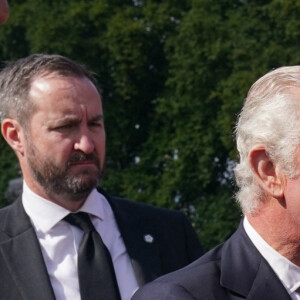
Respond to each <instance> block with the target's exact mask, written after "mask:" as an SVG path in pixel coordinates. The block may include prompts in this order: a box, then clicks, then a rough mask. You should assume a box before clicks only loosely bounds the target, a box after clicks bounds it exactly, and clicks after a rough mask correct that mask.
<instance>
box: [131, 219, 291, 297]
mask: <svg viewBox="0 0 300 300" xmlns="http://www.w3.org/2000/svg"><path fill="white" fill-rule="evenodd" d="M149 299H159V300H166V299H168V300H192V299H197V300H199V299H201V300H223V299H228V300H229V299H230V300H233V299H249V300H250V299H251V300H288V299H291V298H290V296H289V295H288V293H287V291H286V290H285V288H284V287H283V285H282V283H281V282H280V280H279V279H278V277H277V276H276V274H275V273H274V272H273V270H272V269H271V267H270V266H269V264H268V263H267V262H266V260H265V259H264V258H263V257H262V256H261V254H260V253H259V252H258V251H257V249H256V248H255V246H254V245H253V243H252V242H251V240H250V239H249V238H248V236H247V234H246V232H245V230H244V228H243V225H242V224H241V225H240V226H239V228H238V230H237V231H236V232H235V233H234V234H233V236H232V237H231V238H229V239H228V240H227V241H226V242H225V243H224V244H221V245H219V246H218V247H216V248H214V249H213V250H211V251H210V252H208V253H206V254H205V255H203V256H202V257H201V258H200V259H198V260H196V261H195V262H193V263H192V264H190V265H189V266H187V267H185V268H183V269H181V270H178V271H175V272H173V273H171V274H168V275H166V276H163V277H162V278H159V279H157V280H155V281H154V282H152V283H149V284H147V285H146V286H144V287H142V288H141V289H140V290H139V291H138V292H137V293H136V294H135V295H134V296H133V298H132V300H149Z"/></svg>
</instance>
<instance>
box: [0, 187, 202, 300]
mask: <svg viewBox="0 0 300 300" xmlns="http://www.w3.org/2000/svg"><path fill="white" fill-rule="evenodd" d="M101 192H102V191H101ZM105 196H106V197H107V199H108V201H109V203H110V205H111V206H112V209H113V211H114V214H115V217H116V220H117V224H118V226H119V230H120V232H121V234H122V237H123V239H124V243H125V246H126V248H127V251H128V254H129V256H130V258H131V261H132V266H133V269H134V272H135V274H136V278H137V280H138V283H139V285H143V284H145V283H146V282H149V281H151V280H153V279H155V278H157V277H158V276H160V275H163V274H166V273H168V272H171V271H174V270H176V269H178V268H181V267H183V266H185V265H187V264H188V263H190V262H191V261H193V260H195V259H196V258H198V257H199V256H200V255H201V254H202V250H201V247H200V244H199V242H198V239H197V237H196V235H195V232H194V230H193V229H192V227H191V225H190V224H189V222H188V221H187V219H186V217H185V216H184V215H183V214H182V213H179V212H174V211H169V210H165V209H159V208H155V207H152V206H147V205H144V204H138V203H136V202H132V201H128V200H123V199H120V198H112V197H109V196H108V195H105ZM149 234H150V235H151V236H152V237H153V238H154V240H153V243H149V242H146V241H145V235H149ZM0 299H5V300H19V299H27V300H54V299H55V298H54V293H53V290H52V287H51V283H50V280H49V277H48V273H47V270H46V266H45V263H44V260H43V256H42V253H41V249H40V245H39V242H38V240H37V237H36V234H35V230H34V228H33V227H32V225H31V222H30V220H29V217H28V216H27V214H26V213H25V211H24V208H23V205H22V202H21V200H20V199H18V200H16V201H15V202H14V203H13V204H12V205H11V206H8V207H6V208H4V209H1V210H0Z"/></svg>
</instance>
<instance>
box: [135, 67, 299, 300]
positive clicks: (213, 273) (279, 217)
mask: <svg viewBox="0 0 300 300" xmlns="http://www.w3.org/2000/svg"><path fill="white" fill-rule="evenodd" d="M236 140H237V149H238V151H239V156H240V161H239V163H238V164H237V166H236V168H235V176H236V181H237V185H238V187H239V191H238V193H237V201H238V202H239V203H240V206H241V208H242V211H243V214H244V219H243V221H242V222H241V224H240V226H239V228H238V229H237V231H236V232H235V233H234V234H233V235H232V236H231V237H230V238H229V239H228V240H227V241H226V242H225V243H223V244H221V245H219V246H217V247H216V248H214V249H213V250H211V251H210V252H208V253H207V254H206V255H204V256H203V257H202V258H200V259H198V260H197V261H195V262H194V263H192V264H190V265H189V266H187V267H185V268H183V269H181V270H179V271H175V272H173V273H171V274H169V275H166V276H163V277H161V278H160V279H157V280H155V281H154V282H152V283H150V284H148V285H146V286H145V287H143V288H141V289H140V290H139V291H138V292H137V293H136V294H135V296H134V297H133V299H134V300H149V299H160V300H165V299H168V300H177V299H178V300H179V299H180V300H191V299H201V300H203V299H215V300H221V299H253V300H259V299H270V300H277V299H278V300H285V299H286V300H287V299H300V291H299V290H300V147H299V146H300V66H292V67H282V68H278V69H276V70H274V71H272V72H270V73H267V74H266V75H265V76H263V77H262V78H260V79H259V80H258V81H257V82H255V83H254V84H253V86H252V87H251V89H250V91H249V93H248V95H247V98H246V100H245V103H244V106H243V108H242V111H241V113H240V115H239V119H238V122H237V125H236Z"/></svg>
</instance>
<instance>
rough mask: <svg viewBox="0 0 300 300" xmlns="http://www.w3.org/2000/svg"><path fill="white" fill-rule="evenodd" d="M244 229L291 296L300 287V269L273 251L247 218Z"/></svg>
mask: <svg viewBox="0 0 300 300" xmlns="http://www.w3.org/2000/svg"><path fill="white" fill-rule="evenodd" d="M243 225H244V228H245V231H246V233H247V235H248V236H249V238H250V240H251V241H252V243H253V244H254V246H255V247H256V248H257V250H258V251H259V252H260V254H261V255H262V256H263V257H264V258H265V260H266V261H267V262H268V263H269V265H270V266H271V268H272V269H273V271H274V272H275V273H276V274H277V276H278V277H279V279H280V280H281V282H282V284H283V285H284V286H285V288H286V289H287V291H288V293H289V294H290V295H291V294H292V293H293V292H294V291H295V290H296V289H297V288H299V286H300V267H298V266H297V265H295V264H293V263H292V262H291V261H290V260H288V259H287V258H286V257H284V256H282V255H281V254H280V253H279V252H277V251H276V250H275V249H273V248H272V247H271V246H270V245H269V244H268V243H267V242H266V241H265V240H264V239H263V238H262V237H261V236H260V235H259V234H258V233H257V232H256V230H255V229H254V228H253V227H252V225H251V224H250V223H249V221H248V219H247V217H245V218H244V223H243Z"/></svg>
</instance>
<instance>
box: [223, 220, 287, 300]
mask: <svg viewBox="0 0 300 300" xmlns="http://www.w3.org/2000/svg"><path fill="white" fill-rule="evenodd" d="M220 283H221V285H222V286H224V287H225V288H226V289H229V290H231V291H233V292H234V293H236V294H239V295H241V296H244V297H245V298H247V299H253V300H254V299H281V300H285V299H290V296H289V294H288V292H287V291H286V289H285V288H284V286H283V285H282V283H281V281H280V280H279V279H278V277H277V276H276V274H275V273H274V271H273V270H272V268H271V267H270V265H269V264H268V263H267V262H266V260H265V259H264V258H263V257H262V256H261V254H260V253H259V252H258V250H257V249H256V248H255V246H254V245H253V243H252V242H251V240H250V239H249V237H248V236H247V234H246V232H245V230H244V227H243V224H242V222H241V224H240V226H239V228H238V229H237V231H236V232H235V233H234V234H233V236H232V237H231V238H230V239H229V240H228V241H227V242H225V244H224V246H223V251H222V259H221V278H220Z"/></svg>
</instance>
